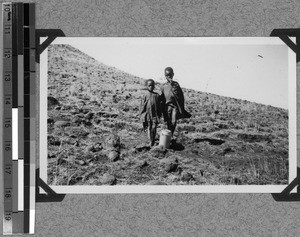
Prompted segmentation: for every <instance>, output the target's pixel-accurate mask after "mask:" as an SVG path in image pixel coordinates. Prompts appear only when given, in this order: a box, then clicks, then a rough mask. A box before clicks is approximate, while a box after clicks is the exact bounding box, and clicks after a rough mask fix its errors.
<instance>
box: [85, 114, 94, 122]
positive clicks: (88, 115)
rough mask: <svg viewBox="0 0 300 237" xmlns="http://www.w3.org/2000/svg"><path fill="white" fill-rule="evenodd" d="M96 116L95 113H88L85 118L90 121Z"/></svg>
mask: <svg viewBox="0 0 300 237" xmlns="http://www.w3.org/2000/svg"><path fill="white" fill-rule="evenodd" d="M94 115H95V114H94V113H93V112H88V113H87V114H86V115H85V118H86V119H89V120H90V119H92V118H93V117H94Z"/></svg>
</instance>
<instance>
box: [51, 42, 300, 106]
mask: <svg viewBox="0 0 300 237" xmlns="http://www.w3.org/2000/svg"><path fill="white" fill-rule="evenodd" d="M53 43H55V44H69V45H71V46H73V47H75V48H78V49H79V50H81V51H83V52H84V53H86V54H88V55H89V56H91V57H93V58H95V59H96V60H98V61H99V62H102V63H104V64H106V65H109V66H114V67H116V68H118V69H121V70H123V71H125V72H128V73H130V74H133V75H135V76H138V77H142V78H145V79H148V78H152V79H154V80H155V81H158V82H164V81H165V79H164V68H165V67H168V66H170V67H172V68H173V69H174V73H175V76H174V79H175V80H176V81H178V82H179V84H180V85H181V87H185V88H189V89H194V90H197V91H202V92H208V93H213V94H217V95H222V96H229V97H233V98H238V99H243V100H249V101H252V102H257V103H262V104H266V105H272V106H275V107H280V108H285V109H287V108H288V103H289V94H288V90H289V76H290V75H293V76H292V77H295V76H296V72H291V69H290V68H292V69H293V68H295V65H296V59H295V54H294V53H291V52H290V51H291V50H289V48H288V47H287V46H286V45H285V44H284V43H283V42H282V41H281V40H280V39H279V38H276V37H275V38H273V37H269V38H254V37H251V38H250V37H247V38H246V37H243V38H233V37H232V38H230V37H227V38H221V37H215V38H172V37H170V38H148V37H147V38H146V37H144V38H133V37H131V38H129V37H128V38H121V37H119V38H99V37H98V38H88V37H81V38H76V37H68V38H66V37H64V38H57V39H56V40H55V41H54V42H53ZM291 64H295V65H294V67H290V65H291Z"/></svg>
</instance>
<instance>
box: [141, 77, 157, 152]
mask: <svg viewBox="0 0 300 237" xmlns="http://www.w3.org/2000/svg"><path fill="white" fill-rule="evenodd" d="M146 87H147V90H148V91H147V93H146V94H145V95H144V96H143V98H142V100H141V106H140V115H141V121H142V123H143V127H144V129H146V128H148V138H150V146H154V142H155V136H156V129H157V125H158V123H159V119H160V117H161V105H160V96H159V94H157V93H156V92H154V91H153V90H154V87H155V83H154V80H153V79H148V80H147V81H146Z"/></svg>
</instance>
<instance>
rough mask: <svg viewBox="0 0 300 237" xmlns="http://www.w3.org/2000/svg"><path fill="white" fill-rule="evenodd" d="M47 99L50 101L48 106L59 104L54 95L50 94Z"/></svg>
mask: <svg viewBox="0 0 300 237" xmlns="http://www.w3.org/2000/svg"><path fill="white" fill-rule="evenodd" d="M47 101H48V107H52V106H55V105H59V102H58V100H57V99H55V98H54V97H52V96H48V98H47Z"/></svg>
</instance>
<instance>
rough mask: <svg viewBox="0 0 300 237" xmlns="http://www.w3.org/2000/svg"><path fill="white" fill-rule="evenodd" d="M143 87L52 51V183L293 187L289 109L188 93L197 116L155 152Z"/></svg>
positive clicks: (62, 49)
mask: <svg viewBox="0 0 300 237" xmlns="http://www.w3.org/2000/svg"><path fill="white" fill-rule="evenodd" d="M144 82H145V81H144V79H142V78H138V77H135V76H133V75H130V74H127V73H125V72H122V71H120V70H118V69H116V68H113V67H109V66H106V65H104V64H102V63H99V62H98V61H96V60H94V59H93V58H91V57H89V56H88V55H85V54H84V53H82V52H80V51H79V50H77V49H75V48H73V47H71V46H69V45H53V46H50V47H49V62H48V159H47V161H48V183H49V184H52V185H114V184H117V185H142V184H168V185H174V184H176V185H182V184H185V185H186V184H189V185H205V184H216V185H219V184H226V185H227V184H238V185H240V184H287V180H288V112H287V111H286V110H283V109H279V108H275V107H271V106H266V105H261V104H256V103H251V102H248V101H243V100H238V99H233V98H229V97H222V96H218V95H213V94H208V93H203V92H199V91H194V90H188V89H184V93H185V98H186V107H187V110H188V111H190V112H191V113H192V115H193V116H192V118H190V119H186V120H181V121H180V122H179V124H178V128H177V132H176V133H175V136H176V137H177V140H176V144H174V145H173V146H172V147H171V148H170V149H167V150H164V149H162V148H161V147H158V146H156V147H154V148H152V149H150V147H148V146H147V145H145V144H148V140H147V135H146V133H145V132H143V129H142V125H141V123H140V122H139V116H138V108H139V101H140V97H141V93H143V90H144ZM159 86H160V85H159V84H157V90H158V88H159ZM160 129H161V127H159V129H158V132H159V131H160Z"/></svg>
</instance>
